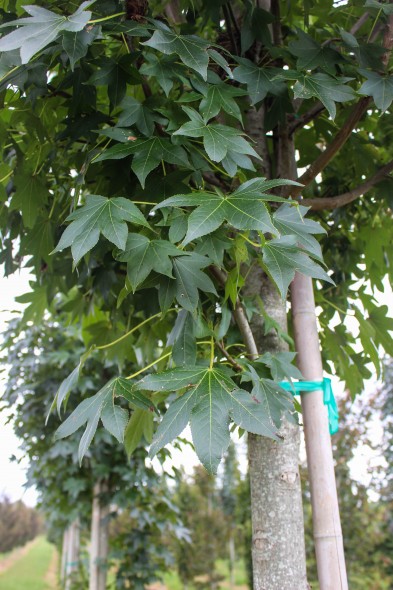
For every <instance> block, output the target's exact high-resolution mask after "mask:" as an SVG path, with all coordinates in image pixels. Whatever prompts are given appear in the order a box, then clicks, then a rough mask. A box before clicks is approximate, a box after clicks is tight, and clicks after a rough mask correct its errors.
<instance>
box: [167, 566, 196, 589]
mask: <svg viewBox="0 0 393 590" xmlns="http://www.w3.org/2000/svg"><path fill="white" fill-rule="evenodd" d="M162 581H163V583H164V584H165V586H166V587H167V588H170V589H171V590H183V584H182V583H181V581H180V578H179V576H178V574H177V572H175V571H172V572H167V573H165V574H164V575H163V576H162ZM189 588H190V590H191V586H189Z"/></svg>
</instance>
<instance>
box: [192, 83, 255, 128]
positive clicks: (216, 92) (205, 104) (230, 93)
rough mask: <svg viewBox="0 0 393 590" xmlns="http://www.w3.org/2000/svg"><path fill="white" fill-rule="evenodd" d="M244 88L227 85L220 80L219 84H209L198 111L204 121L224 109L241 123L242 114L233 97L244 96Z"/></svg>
mask: <svg viewBox="0 0 393 590" xmlns="http://www.w3.org/2000/svg"><path fill="white" fill-rule="evenodd" d="M245 94H247V93H246V91H245V90H242V89H240V88H236V87H235V86H229V84H225V83H224V82H221V83H220V84H211V85H210V86H209V87H208V90H207V93H206V96H205V97H204V98H203V99H202V100H201V102H200V105H199V111H200V112H201V114H202V116H203V118H204V121H205V123H207V122H208V121H209V120H210V119H212V118H213V117H215V116H216V115H218V113H219V112H220V111H221V110H224V111H225V112H226V113H228V115H231V116H232V117H235V119H237V120H238V121H240V123H242V114H241V112H240V108H239V106H238V104H237V102H236V101H235V100H234V98H235V97H238V96H244V95H245Z"/></svg>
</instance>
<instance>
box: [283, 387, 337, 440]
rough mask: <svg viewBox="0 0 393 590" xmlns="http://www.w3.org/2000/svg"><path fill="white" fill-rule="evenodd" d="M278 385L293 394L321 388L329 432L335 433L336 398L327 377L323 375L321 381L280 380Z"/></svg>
mask: <svg viewBox="0 0 393 590" xmlns="http://www.w3.org/2000/svg"><path fill="white" fill-rule="evenodd" d="M279 385H280V387H282V388H283V389H285V390H286V391H290V392H291V393H293V395H299V394H300V393H301V392H304V391H316V390H317V389H321V390H322V391H323V403H324V404H325V406H327V410H328V418H329V431H330V434H336V432H337V431H338V418H339V416H338V407H337V402H336V398H335V397H334V393H333V389H332V382H331V380H330V379H329V378H328V377H324V379H323V380H322V381H297V382H296V383H295V382H292V383H289V381H281V382H280V383H279Z"/></svg>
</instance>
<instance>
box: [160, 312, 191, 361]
mask: <svg viewBox="0 0 393 590" xmlns="http://www.w3.org/2000/svg"><path fill="white" fill-rule="evenodd" d="M167 346H172V359H173V360H174V361H175V363H176V365H177V366H184V365H188V366H190V365H194V364H195V361H196V352H197V346H196V339H195V322H194V319H193V317H192V315H191V314H190V312H188V311H186V310H184V309H181V310H180V311H179V313H178V314H177V318H176V322H175V325H174V326H173V330H172V331H171V333H170V334H169V336H168V341H167Z"/></svg>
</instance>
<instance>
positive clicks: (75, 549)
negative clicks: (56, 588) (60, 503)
mask: <svg viewBox="0 0 393 590" xmlns="http://www.w3.org/2000/svg"><path fill="white" fill-rule="evenodd" d="M67 537H68V542H67V561H66V571H65V590H71V585H72V574H73V573H74V572H75V571H77V569H78V564H79V545H80V537H79V519H76V520H74V522H73V523H72V524H71V525H70V527H69V530H68V535H67Z"/></svg>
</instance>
